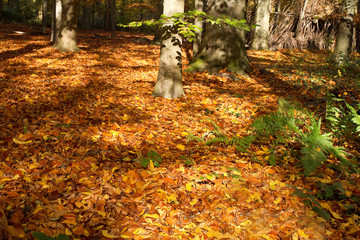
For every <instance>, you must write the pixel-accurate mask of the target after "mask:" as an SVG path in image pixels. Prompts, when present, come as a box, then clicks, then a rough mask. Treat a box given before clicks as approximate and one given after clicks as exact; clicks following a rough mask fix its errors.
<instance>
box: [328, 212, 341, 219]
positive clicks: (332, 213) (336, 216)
mask: <svg viewBox="0 0 360 240" xmlns="http://www.w3.org/2000/svg"><path fill="white" fill-rule="evenodd" d="M330 213H331V215H333V217H334V218H336V219H342V217H340V215H339V214H337V213H336V212H333V211H330Z"/></svg>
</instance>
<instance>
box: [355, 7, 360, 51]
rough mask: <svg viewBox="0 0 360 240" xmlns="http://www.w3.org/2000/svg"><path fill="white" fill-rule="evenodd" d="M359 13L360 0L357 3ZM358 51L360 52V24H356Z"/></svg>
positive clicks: (358, 12) (359, 12)
mask: <svg viewBox="0 0 360 240" xmlns="http://www.w3.org/2000/svg"><path fill="white" fill-rule="evenodd" d="M357 14H359V15H360V0H358V3H357ZM355 32H356V51H357V52H358V53H360V24H359V23H358V24H356V31H355Z"/></svg>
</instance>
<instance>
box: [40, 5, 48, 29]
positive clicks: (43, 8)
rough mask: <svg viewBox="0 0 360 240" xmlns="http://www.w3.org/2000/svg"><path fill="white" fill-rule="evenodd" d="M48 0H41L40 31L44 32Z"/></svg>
mask: <svg viewBox="0 0 360 240" xmlns="http://www.w3.org/2000/svg"><path fill="white" fill-rule="evenodd" d="M48 5H49V0H43V2H42V9H41V15H42V16H41V18H42V19H41V30H42V33H46V24H47V10H48Z"/></svg>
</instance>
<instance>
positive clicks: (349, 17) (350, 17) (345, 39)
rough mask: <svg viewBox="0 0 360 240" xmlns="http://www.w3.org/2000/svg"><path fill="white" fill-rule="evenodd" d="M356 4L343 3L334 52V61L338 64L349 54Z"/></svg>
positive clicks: (345, 1) (347, 1) (348, 0)
mask: <svg viewBox="0 0 360 240" xmlns="http://www.w3.org/2000/svg"><path fill="white" fill-rule="evenodd" d="M356 3H357V0H344V2H343V10H342V11H343V16H342V18H341V20H340V23H339V26H338V32H337V37H336V44H335V50H334V55H335V59H336V61H337V62H338V63H339V64H341V63H342V62H343V61H344V59H345V58H347V57H349V56H350V54H351V47H352V39H353V27H354V14H355V7H356Z"/></svg>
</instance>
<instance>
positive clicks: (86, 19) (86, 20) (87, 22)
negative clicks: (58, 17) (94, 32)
mask: <svg viewBox="0 0 360 240" xmlns="http://www.w3.org/2000/svg"><path fill="white" fill-rule="evenodd" d="M91 7H92V6H91V5H89V3H88V2H84V6H83V9H82V10H83V11H82V12H83V16H82V25H83V29H84V30H91V29H92V23H91V14H92V12H91Z"/></svg>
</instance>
